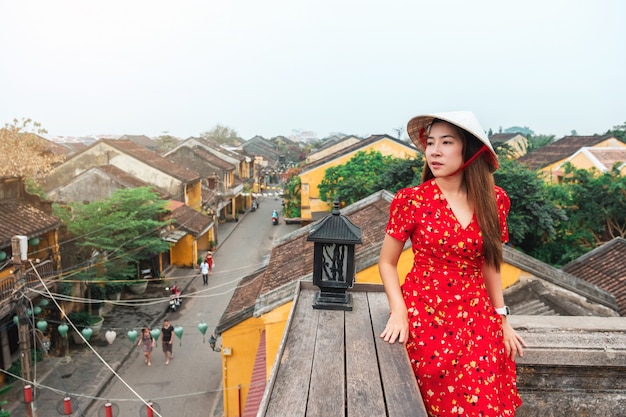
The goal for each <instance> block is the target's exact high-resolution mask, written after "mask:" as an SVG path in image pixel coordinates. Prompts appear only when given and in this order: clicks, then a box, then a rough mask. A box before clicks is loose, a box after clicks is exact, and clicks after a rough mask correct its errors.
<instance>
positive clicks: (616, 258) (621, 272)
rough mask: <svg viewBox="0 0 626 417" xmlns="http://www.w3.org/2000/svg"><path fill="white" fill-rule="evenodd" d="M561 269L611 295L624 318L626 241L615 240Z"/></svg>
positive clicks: (625, 303)
mask: <svg viewBox="0 0 626 417" xmlns="http://www.w3.org/2000/svg"><path fill="white" fill-rule="evenodd" d="M562 269H563V271H565V272H568V273H570V274H572V275H574V276H577V277H579V278H581V279H584V280H585V281H587V282H590V283H592V284H595V285H597V286H598V287H600V288H603V289H605V290H606V291H609V292H610V293H612V294H613V296H614V297H615V301H616V302H617V305H618V307H619V313H620V315H622V316H626V239H624V238H621V237H618V238H615V239H613V240H611V241H609V242H607V243H605V244H603V245H602V246H600V247H598V248H596V249H594V250H592V251H591V252H588V253H586V254H585V255H583V256H581V257H579V258H577V259H575V260H574V261H572V262H570V263H568V264H567V265H565V266H563V268H562Z"/></svg>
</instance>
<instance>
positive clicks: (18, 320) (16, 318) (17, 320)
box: [13, 316, 20, 326]
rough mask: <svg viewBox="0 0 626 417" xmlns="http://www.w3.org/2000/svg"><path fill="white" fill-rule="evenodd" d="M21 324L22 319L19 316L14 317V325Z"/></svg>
mask: <svg viewBox="0 0 626 417" xmlns="http://www.w3.org/2000/svg"><path fill="white" fill-rule="evenodd" d="M19 322H20V319H19V318H18V317H17V316H13V323H15V325H16V326H17V325H18V324H19Z"/></svg>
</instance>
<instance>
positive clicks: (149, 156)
mask: <svg viewBox="0 0 626 417" xmlns="http://www.w3.org/2000/svg"><path fill="white" fill-rule="evenodd" d="M101 141H102V142H103V143H106V144H107V145H109V146H111V147H112V148H115V149H118V150H119V151H121V152H124V153H126V154H128V155H130V156H132V157H134V158H137V159H138V160H140V161H142V162H145V163H147V164H148V165H150V166H152V167H155V168H157V169H159V170H161V171H163V172H165V173H166V174H168V175H171V176H172V177H174V178H177V179H179V180H181V181H183V182H194V181H198V180H199V179H200V176H199V175H198V174H197V173H196V172H193V171H191V170H189V169H187V168H185V167H182V166H180V165H178V164H176V163H174V162H172V161H170V160H169V159H166V158H163V157H162V156H161V155H159V154H158V153H156V152H152V151H151V150H149V149H146V148H144V147H143V146H141V145H137V144H136V143H134V142H131V141H130V140H115V139H101Z"/></svg>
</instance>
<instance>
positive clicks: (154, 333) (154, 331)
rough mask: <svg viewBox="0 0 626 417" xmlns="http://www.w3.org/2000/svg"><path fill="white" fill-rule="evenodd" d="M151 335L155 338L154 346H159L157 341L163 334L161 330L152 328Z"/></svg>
mask: <svg viewBox="0 0 626 417" xmlns="http://www.w3.org/2000/svg"><path fill="white" fill-rule="evenodd" d="M150 336H152V338H153V339H154V346H158V345H157V342H158V341H159V336H161V330H159V329H152V330H150Z"/></svg>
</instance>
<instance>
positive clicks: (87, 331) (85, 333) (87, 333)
mask: <svg viewBox="0 0 626 417" xmlns="http://www.w3.org/2000/svg"><path fill="white" fill-rule="evenodd" d="M80 333H81V334H82V335H83V337H84V338H85V340H89V339H90V338H91V335H92V334H93V330H92V329H91V327H85V328H84V329H83V330H81V331H80Z"/></svg>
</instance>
